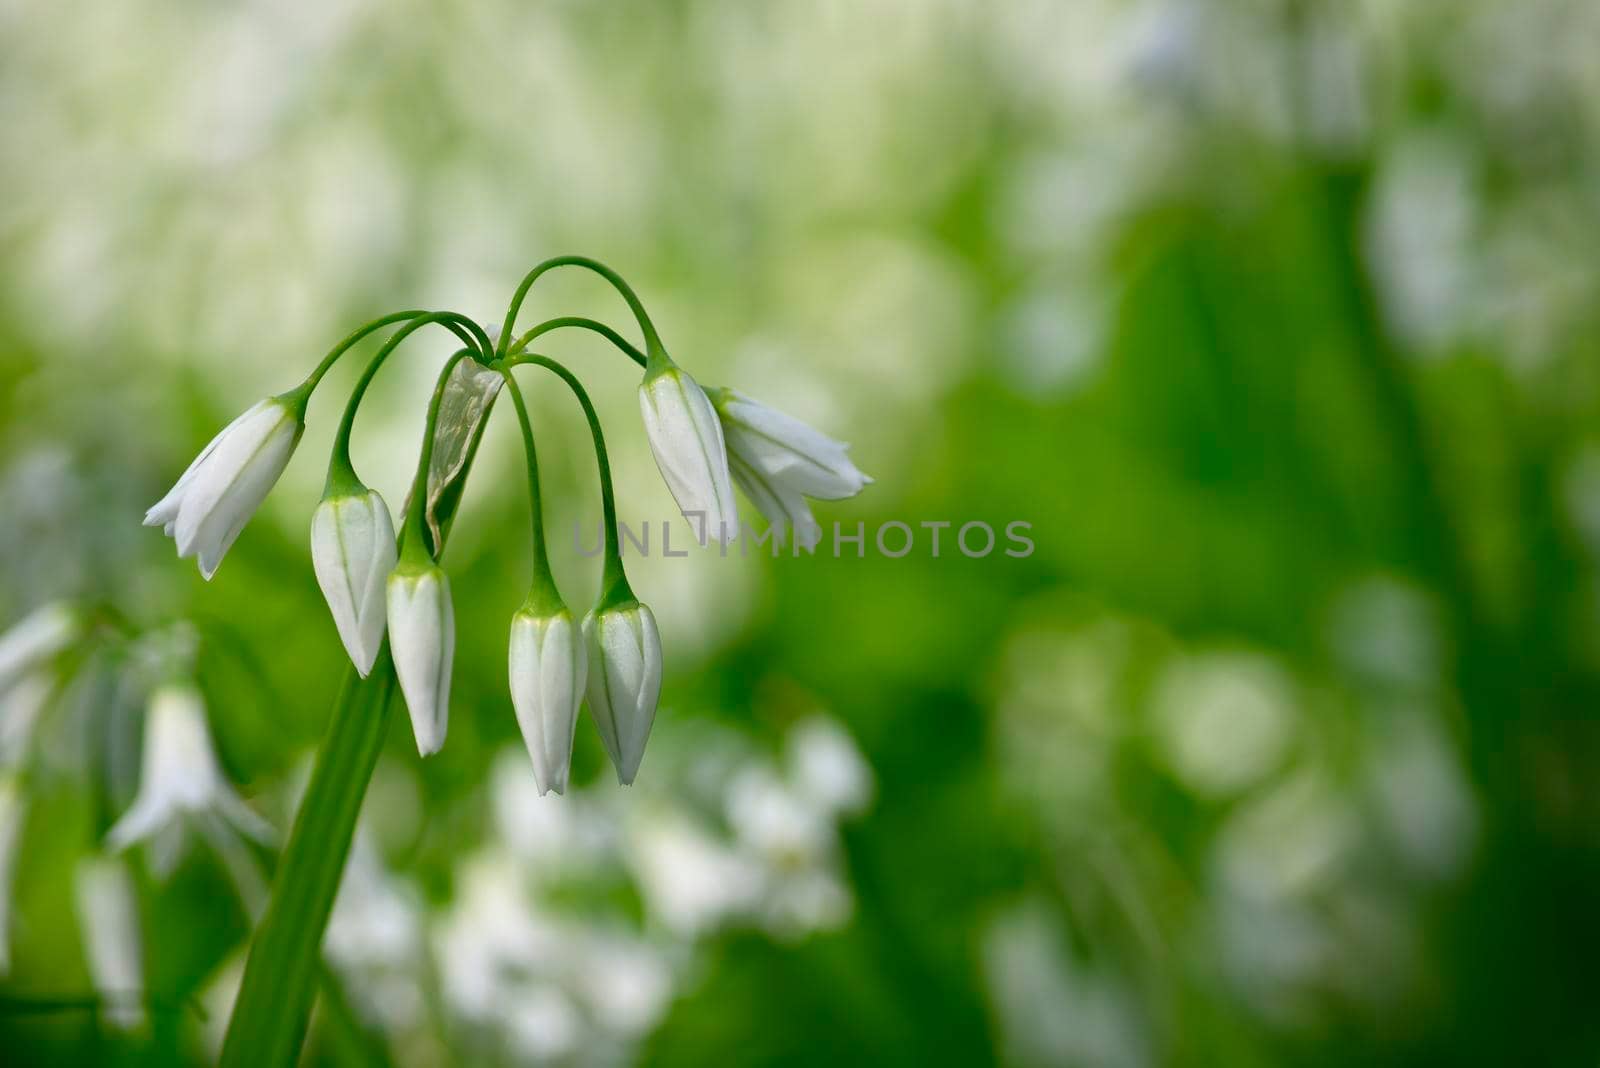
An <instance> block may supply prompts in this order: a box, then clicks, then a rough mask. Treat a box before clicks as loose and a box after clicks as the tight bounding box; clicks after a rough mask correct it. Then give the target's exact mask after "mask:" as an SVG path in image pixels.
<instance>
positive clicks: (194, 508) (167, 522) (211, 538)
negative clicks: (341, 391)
mask: <svg viewBox="0 0 1600 1068" xmlns="http://www.w3.org/2000/svg"><path fill="white" fill-rule="evenodd" d="M304 429H305V425H304V424H303V423H301V421H300V417H299V415H298V414H297V413H295V412H294V411H293V410H291V409H290V407H289V405H288V404H287V403H286V402H285V401H283V400H281V399H279V398H277V397H270V398H268V399H267V400H264V401H261V402H260V403H258V404H256V405H255V406H254V407H253V408H251V409H250V410H249V411H247V412H245V413H244V414H243V415H241V416H239V418H237V419H235V420H234V421H233V422H231V423H229V424H228V425H227V426H226V427H224V428H223V429H222V432H221V433H220V434H218V435H217V436H216V437H214V438H212V439H211V444H209V445H207V446H206V447H205V448H204V449H203V450H202V451H201V453H200V455H199V456H197V457H195V461H194V463H192V464H190V465H189V469H188V470H187V471H185V472H184V473H183V477H181V478H179V479H178V483H177V485H175V486H173V487H172V489H171V491H169V492H168V493H167V495H166V496H165V497H163V498H161V499H160V500H159V501H157V502H156V503H155V504H154V505H152V506H151V508H150V510H149V511H148V512H146V513H145V514H144V525H145V526H147V527H154V526H159V527H161V528H163V530H164V531H165V532H166V533H167V534H168V535H170V536H171V537H172V538H173V539H175V540H176V541H177V543H178V556H179V557H180V558H183V559H187V558H188V557H191V556H195V555H197V554H198V556H199V557H200V574H202V575H204V576H205V577H206V578H207V579H209V578H211V576H212V575H214V574H216V571H217V565H218V564H220V563H222V558H223V556H224V555H226V554H227V552H228V549H229V547H230V546H232V545H233V540H234V539H235V538H237V537H238V536H239V531H240V530H242V529H244V525H245V523H247V522H249V520H250V517H251V516H252V515H254V514H255V510H256V509H257V508H259V507H260V506H261V502H262V500H263V499H264V498H265V497H266V495H267V492H268V491H269V490H271V489H272V486H273V484H274V483H276V482H277V481H278V476H279V475H281V474H283V469H284V468H285V467H286V466H288V463H289V457H290V455H291V454H293V452H294V447H295V445H296V444H297V443H298V442H299V441H300V432H301V431H302V430H304Z"/></svg>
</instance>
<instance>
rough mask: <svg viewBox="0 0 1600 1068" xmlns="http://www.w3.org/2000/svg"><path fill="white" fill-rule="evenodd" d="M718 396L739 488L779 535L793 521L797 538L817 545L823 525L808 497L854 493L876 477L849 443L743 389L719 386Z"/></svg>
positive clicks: (719, 413)
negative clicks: (858, 459) (860, 462)
mask: <svg viewBox="0 0 1600 1068" xmlns="http://www.w3.org/2000/svg"><path fill="white" fill-rule="evenodd" d="M713 395H714V397H715V406H716V411H717V416H718V417H719V418H720V420H721V422H722V432H723V435H724V438H725V440H726V441H727V445H728V466H729V468H730V469H731V471H732V472H733V477H734V480H735V481H736V482H738V483H739V488H740V489H742V490H744V491H745V493H746V495H748V496H749V498H750V501H751V503H752V504H754V505H755V506H756V507H757V508H758V509H760V511H761V514H762V515H764V516H766V517H767V520H768V521H769V522H771V523H772V524H773V525H774V526H776V527H778V528H779V534H780V536H781V535H782V530H783V528H785V527H788V526H792V527H793V528H794V531H795V540H796V541H798V542H799V543H800V544H801V545H803V546H804V547H805V548H807V549H810V548H813V547H814V546H815V545H816V543H817V539H818V538H819V537H820V536H821V528H820V527H819V526H818V525H817V522H816V520H815V519H814V518H812V515H811V506H810V505H808V504H807V503H806V498H807V497H815V498H816V499H818V500H823V501H837V500H842V499H844V498H845V497H854V496H855V495H856V494H857V493H860V492H861V489H862V487H864V486H866V485H868V484H870V483H871V482H872V479H871V478H869V477H868V476H867V475H865V474H863V473H862V472H861V469H860V468H858V467H856V465H855V464H854V463H852V462H851V460H850V456H849V448H850V447H849V446H848V445H846V444H845V443H844V442H842V441H835V440H834V439H833V438H830V437H828V435H826V434H824V433H822V431H820V430H818V429H816V428H815V427H813V426H810V425H809V424H807V423H803V422H801V421H800V420H798V419H796V418H795V417H794V416H792V415H788V414H786V413H784V412H780V411H778V410H777V409H775V408H769V407H768V406H767V405H765V404H762V403H761V402H760V401H758V400H755V399H753V398H751V397H747V396H745V395H744V394H743V393H740V392H739V391H738V390H735V389H720V390H714V391H713Z"/></svg>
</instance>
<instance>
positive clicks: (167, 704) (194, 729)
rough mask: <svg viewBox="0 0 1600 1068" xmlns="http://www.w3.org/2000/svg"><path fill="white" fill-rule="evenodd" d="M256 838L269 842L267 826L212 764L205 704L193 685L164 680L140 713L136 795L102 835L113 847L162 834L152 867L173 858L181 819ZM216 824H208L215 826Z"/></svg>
mask: <svg viewBox="0 0 1600 1068" xmlns="http://www.w3.org/2000/svg"><path fill="white" fill-rule="evenodd" d="M217 817H220V818H221V821H222V822H223V823H225V824H227V825H231V826H232V827H233V829H235V830H237V831H239V832H242V833H244V834H247V835H249V836H251V837H252V838H255V839H258V840H260V841H263V842H265V841H270V840H271V839H272V837H273V834H272V828H271V827H270V826H268V824H267V822H266V821H265V820H263V819H262V818H261V817H260V816H258V815H256V814H255V813H254V812H253V811H251V810H250V808H249V807H248V806H247V805H245V803H244V802H243V801H242V800H240V799H239V795H238V794H236V793H235V792H234V790H233V786H232V784H230V783H229V782H228V779H227V777H226V776H225V775H224V774H223V772H222V767H221V765H220V764H218V763H217V754H216V750H215V749H214V748H213V747H212V743H211V731H210V729H209V728H208V727H207V726H206V711H205V705H204V703H203V702H202V701H201V700H200V695H199V693H197V692H196V691H195V690H194V688H193V687H191V686H187V685H182V684H167V685H164V686H161V687H159V688H158V689H157V690H156V691H155V693H154V694H152V695H151V698H150V704H149V707H148V709H147V710H146V713H145V722H144V754H143V757H142V759H141V762H140V772H139V793H138V796H136V797H135V798H134V800H133V804H132V805H131V806H129V808H128V811H126V812H124V813H123V814H122V817H121V818H120V819H118V820H117V822H116V824H115V825H113V826H112V828H111V830H110V831H109V832H108V833H107V835H106V844H107V845H108V846H109V847H110V848H111V849H113V850H120V849H126V848H128V847H129V846H131V845H133V844H134V843H136V842H142V841H145V840H148V839H152V838H155V837H156V836H157V835H158V834H161V832H167V831H170V832H174V833H169V834H165V835H163V836H162V838H163V841H162V842H161V843H160V845H161V848H160V849H158V855H157V863H156V867H157V868H158V869H163V868H166V867H169V866H170V861H171V860H173V859H175V858H176V856H177V845H179V844H181V842H180V843H175V841H174V839H175V838H176V837H179V836H181V830H180V828H181V827H182V826H183V823H184V822H185V821H186V820H189V821H202V822H203V821H208V820H209V821H215V820H216V819H217ZM216 826H217V824H216V823H215V822H213V823H212V824H211V827H212V829H215V827H216Z"/></svg>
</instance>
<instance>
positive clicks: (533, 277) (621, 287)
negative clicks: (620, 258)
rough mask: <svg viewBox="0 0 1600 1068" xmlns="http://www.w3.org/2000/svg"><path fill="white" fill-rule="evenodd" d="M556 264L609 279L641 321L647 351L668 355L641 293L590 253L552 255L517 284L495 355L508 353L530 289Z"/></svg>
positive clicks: (654, 354)
mask: <svg viewBox="0 0 1600 1068" xmlns="http://www.w3.org/2000/svg"><path fill="white" fill-rule="evenodd" d="M556 267H582V268H584V269H585V270H588V271H593V272H594V273H595V274H598V275H599V276H600V277H602V278H604V279H605V280H606V281H608V282H610V283H611V285H612V286H613V287H614V288H615V289H616V291H617V292H618V293H621V294H622V299H623V300H625V301H627V302H628V308H629V309H630V310H631V311H632V312H633V317H634V318H635V319H637V320H638V321H639V329H640V330H641V331H642V332H643V333H644V347H645V351H646V352H647V353H649V354H650V356H652V357H655V356H656V355H657V354H660V355H661V356H662V357H663V358H664V357H665V356H666V350H665V349H664V348H663V347H662V345H661V338H659V337H658V336H656V328H655V324H654V323H652V322H651V321H650V316H649V314H648V313H647V312H646V311H645V310H644V304H643V303H642V302H641V301H640V300H639V295H638V294H637V293H635V292H634V291H633V287H632V286H630V285H628V283H627V282H625V281H624V280H623V278H622V276H621V275H620V274H618V273H617V272H616V271H613V270H612V269H611V268H610V267H607V266H606V265H605V264H603V263H601V262H600V261H599V260H593V259H590V258H589V257H588V256H553V257H551V258H550V259H548V260H545V261H544V262H543V263H541V264H539V265H538V266H536V267H535V268H534V269H533V270H531V271H529V272H528V274H527V276H526V277H525V278H523V280H522V284H521V285H519V286H518V287H517V292H516V295H515V296H513V297H512V298H511V307H510V308H509V309H508V310H507V311H506V321H505V325H504V326H503V327H502V328H501V330H500V347H499V349H497V350H496V352H495V355H496V356H498V357H501V358H504V356H505V355H506V352H507V342H508V341H509V340H510V338H511V334H512V331H513V330H515V329H516V325H517V313H518V312H520V311H521V310H522V301H523V298H524V297H526V296H527V295H528V290H529V289H530V288H531V287H532V286H533V283H534V282H536V281H538V280H539V276H540V275H542V274H544V273H545V272H546V271H548V270H551V269H553V268H556Z"/></svg>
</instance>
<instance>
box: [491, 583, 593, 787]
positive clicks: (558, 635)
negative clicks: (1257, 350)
mask: <svg viewBox="0 0 1600 1068" xmlns="http://www.w3.org/2000/svg"><path fill="white" fill-rule="evenodd" d="M510 666H511V703H512V704H513V705H514V706H516V710H517V725H518V726H519V727H521V728H522V740H523V741H524V742H525V743H527V746H528V756H529V757H531V758H532V759H533V777H534V780H535V781H536V782H538V784H539V793H540V794H543V793H545V792H546V791H548V790H554V791H555V792H556V793H558V794H560V793H565V792H566V789H567V773H568V771H569V770H570V766H571V763H572V735H573V731H574V730H575V728H576V727H577V724H578V705H579V703H580V702H581V701H582V700H583V685H584V681H585V678H586V676H587V674H588V658H587V657H585V656H584V652H583V642H582V641H581V640H580V636H579V634H578V628H577V627H576V626H575V625H574V624H573V621H572V613H570V612H568V611H567V610H566V609H565V608H563V609H561V610H560V611H558V612H556V613H555V614H553V615H548V616H541V615H537V614H535V613H534V612H532V611H530V610H528V609H526V608H524V609H522V610H520V611H518V612H517V614H516V615H514V616H512V617H511V651H510Z"/></svg>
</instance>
